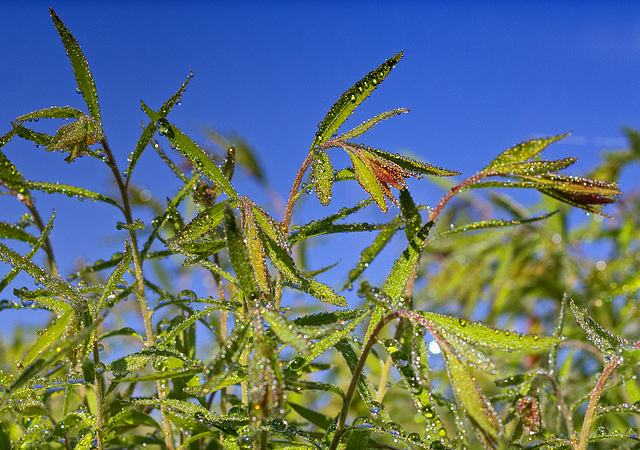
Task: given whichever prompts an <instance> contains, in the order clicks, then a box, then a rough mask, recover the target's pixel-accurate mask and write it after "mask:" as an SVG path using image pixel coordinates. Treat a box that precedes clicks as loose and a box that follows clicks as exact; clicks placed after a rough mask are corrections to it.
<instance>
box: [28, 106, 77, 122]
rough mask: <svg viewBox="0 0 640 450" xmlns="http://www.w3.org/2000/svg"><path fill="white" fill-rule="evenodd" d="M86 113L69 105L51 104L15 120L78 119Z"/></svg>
mask: <svg viewBox="0 0 640 450" xmlns="http://www.w3.org/2000/svg"><path fill="white" fill-rule="evenodd" d="M82 116H86V114H85V113H84V112H82V111H80V110H79V109H76V108H72V107H70V106H51V107H50V108H43V109H39V110H37V111H33V112H30V113H27V114H23V115H21V116H19V117H16V121H18V122H25V121H30V120H33V119H79V118H80V117H82Z"/></svg>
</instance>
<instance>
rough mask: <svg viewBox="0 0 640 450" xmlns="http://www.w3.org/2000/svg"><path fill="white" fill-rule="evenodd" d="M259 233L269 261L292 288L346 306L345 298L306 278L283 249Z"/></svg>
mask: <svg viewBox="0 0 640 450" xmlns="http://www.w3.org/2000/svg"><path fill="white" fill-rule="evenodd" d="M259 232H260V236H261V239H262V242H263V244H264V246H265V250H266V251H267V254H268V255H269V259H270V260H271V262H272V263H273V265H274V266H276V268H277V269H278V270H279V271H280V272H281V273H282V275H284V277H285V279H286V280H287V281H288V282H289V283H291V285H292V286H293V287H295V288H296V289H299V290H301V291H303V292H306V293H307V294H310V295H312V296H314V297H315V298H317V299H318V300H321V301H323V302H325V303H329V304H331V305H336V306H342V307H346V306H348V305H347V301H346V300H345V298H344V297H342V296H341V295H338V294H336V293H335V291H334V290H333V289H331V288H330V287H329V286H327V285H326V284H324V283H321V282H319V281H317V280H315V279H313V278H307V277H306V276H305V275H304V274H303V273H302V272H300V270H298V268H297V267H296V266H295V263H294V261H293V258H292V257H291V255H289V253H287V251H286V249H285V248H283V247H282V246H280V245H278V244H277V243H276V242H275V241H274V240H273V239H271V237H269V235H267V233H265V232H264V231H262V230H259Z"/></svg>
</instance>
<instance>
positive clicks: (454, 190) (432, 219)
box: [429, 172, 492, 221]
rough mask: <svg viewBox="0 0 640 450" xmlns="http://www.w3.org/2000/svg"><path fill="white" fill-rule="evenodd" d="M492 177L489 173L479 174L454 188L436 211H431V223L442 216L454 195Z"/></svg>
mask: <svg viewBox="0 0 640 450" xmlns="http://www.w3.org/2000/svg"><path fill="white" fill-rule="evenodd" d="M491 175H492V174H491V173H489V172H487V173H478V174H476V175H474V176H472V177H469V178H467V179H466V180H464V181H463V182H462V183H460V184H457V185H455V186H453V187H452V188H451V190H449V192H447V194H446V195H445V196H444V197H442V199H441V200H440V203H438V205H437V206H436V207H435V209H434V210H433V211H431V214H430V215H429V221H435V220H436V218H437V217H438V215H439V214H440V212H441V211H442V208H444V206H445V205H446V204H447V203H448V202H449V200H451V199H452V198H453V196H454V195H456V194H457V193H458V192H460V190H462V189H464V188H465V187H467V186H469V185H471V184H473V183H475V182H476V181H478V180H482V179H483V178H487V177H489V176H491Z"/></svg>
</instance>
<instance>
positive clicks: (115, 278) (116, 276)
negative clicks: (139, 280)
mask: <svg viewBox="0 0 640 450" xmlns="http://www.w3.org/2000/svg"><path fill="white" fill-rule="evenodd" d="M131 258H132V254H131V245H130V244H129V242H126V244H125V250H124V255H123V257H122V259H121V260H120V262H119V263H118V265H117V266H116V268H115V270H114V271H113V272H111V275H109V279H108V280H107V282H106V284H105V285H104V288H103V289H102V293H101V294H100V300H98V304H97V306H96V311H98V312H99V311H100V310H101V309H102V308H104V305H105V304H106V303H107V301H108V300H109V297H111V296H113V297H115V295H113V292H114V291H115V290H116V289H117V284H118V283H119V282H120V280H122V277H123V276H124V274H125V273H126V272H127V269H128V268H129V264H130V263H131Z"/></svg>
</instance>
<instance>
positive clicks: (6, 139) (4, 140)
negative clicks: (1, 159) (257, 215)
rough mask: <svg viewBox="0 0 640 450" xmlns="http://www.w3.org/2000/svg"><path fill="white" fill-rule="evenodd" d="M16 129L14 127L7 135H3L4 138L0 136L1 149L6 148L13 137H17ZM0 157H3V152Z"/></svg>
mask: <svg viewBox="0 0 640 450" xmlns="http://www.w3.org/2000/svg"><path fill="white" fill-rule="evenodd" d="M16 132H17V130H16V127H15V126H14V127H12V128H11V129H10V130H9V131H7V132H6V133H5V134H3V135H2V136H0V148H2V147H4V146H5V145H7V143H8V142H9V141H10V140H11V139H13V137H14V136H15V135H16ZM0 155H2V152H0Z"/></svg>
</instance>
